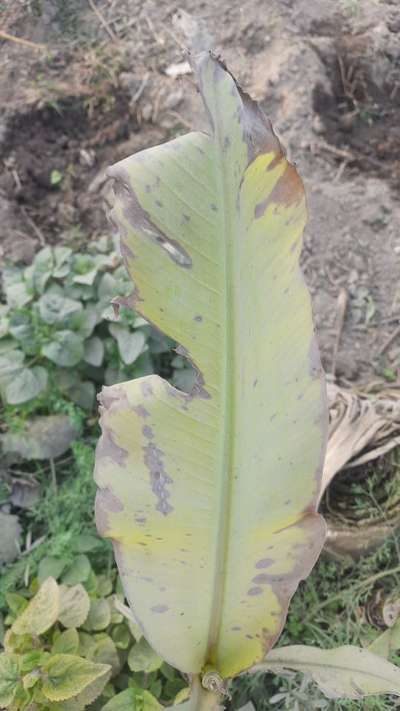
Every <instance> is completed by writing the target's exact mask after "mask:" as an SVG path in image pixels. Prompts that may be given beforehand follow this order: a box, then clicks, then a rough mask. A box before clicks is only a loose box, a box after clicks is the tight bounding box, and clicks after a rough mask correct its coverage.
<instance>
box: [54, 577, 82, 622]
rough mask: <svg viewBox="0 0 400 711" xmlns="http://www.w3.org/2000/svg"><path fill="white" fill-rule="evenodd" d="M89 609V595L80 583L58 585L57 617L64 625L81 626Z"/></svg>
mask: <svg viewBox="0 0 400 711" xmlns="http://www.w3.org/2000/svg"><path fill="white" fill-rule="evenodd" d="M89 609H90V600H89V595H88V594H87V592H86V590H85V588H84V587H83V585H81V584H80V583H79V584H78V585H73V586H72V587H67V586H66V585H60V612H59V615H58V619H59V621H60V622H61V624H62V625H63V626H64V627H68V628H70V627H81V626H82V625H83V624H84V622H85V620H86V618H87V616H88V614H89Z"/></svg>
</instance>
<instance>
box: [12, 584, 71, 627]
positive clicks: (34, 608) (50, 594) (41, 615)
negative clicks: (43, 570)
mask: <svg viewBox="0 0 400 711" xmlns="http://www.w3.org/2000/svg"><path fill="white" fill-rule="evenodd" d="M59 610H60V592H59V587H58V585H57V583H56V581H55V580H54V578H47V580H45V582H44V583H43V584H42V585H41V586H40V588H39V590H38V592H37V593H36V595H35V597H33V598H32V600H31V601H30V603H29V605H28V607H26V608H25V610H24V611H23V612H22V614H21V615H20V616H19V617H17V619H16V620H15V622H14V624H13V626H12V628H11V630H12V632H14V634H18V635H19V634H21V635H22V634H32V635H39V634H43V633H44V632H46V631H47V630H48V629H50V627H52V626H53V625H54V623H55V621H56V620H57V618H58V614H59Z"/></svg>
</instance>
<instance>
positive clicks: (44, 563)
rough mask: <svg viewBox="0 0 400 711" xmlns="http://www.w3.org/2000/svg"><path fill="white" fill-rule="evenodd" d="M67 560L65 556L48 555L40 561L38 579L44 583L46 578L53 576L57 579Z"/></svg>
mask: <svg viewBox="0 0 400 711" xmlns="http://www.w3.org/2000/svg"><path fill="white" fill-rule="evenodd" d="M66 564H67V563H66V560H65V559H64V558H56V557H54V556H50V555H47V556H45V557H44V558H42V560H41V561H40V563H39V568H38V579H39V582H40V583H42V582H43V581H44V580H46V578H49V577H52V578H55V580H57V578H59V577H60V575H61V574H62V572H63V570H64V569H65V566H66Z"/></svg>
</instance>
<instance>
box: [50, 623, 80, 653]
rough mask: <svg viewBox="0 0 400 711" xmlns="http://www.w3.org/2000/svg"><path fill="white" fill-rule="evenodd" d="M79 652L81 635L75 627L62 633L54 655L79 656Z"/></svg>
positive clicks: (54, 648)
mask: <svg viewBox="0 0 400 711" xmlns="http://www.w3.org/2000/svg"><path fill="white" fill-rule="evenodd" d="M78 650H79V635H78V633H77V631H76V629H75V628H74V627H71V629H68V630H65V631H64V632H61V634H60V635H59V636H58V637H57V639H56V640H55V642H54V644H53V647H52V650H51V651H52V653H53V654H77V653H78Z"/></svg>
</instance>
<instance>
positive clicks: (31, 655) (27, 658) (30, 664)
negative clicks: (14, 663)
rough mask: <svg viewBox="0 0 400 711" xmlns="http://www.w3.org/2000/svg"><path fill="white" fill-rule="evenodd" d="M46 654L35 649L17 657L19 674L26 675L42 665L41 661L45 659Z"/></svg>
mask: <svg viewBox="0 0 400 711" xmlns="http://www.w3.org/2000/svg"><path fill="white" fill-rule="evenodd" d="M46 654H47V652H43V651H42V650H41V649H36V650H33V651H31V652H26V654H22V655H21V656H20V657H19V660H18V661H19V668H20V672H21V674H28V673H29V672H31V671H33V669H35V668H36V667H38V666H40V664H42V662H43V660H44V659H46Z"/></svg>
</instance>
